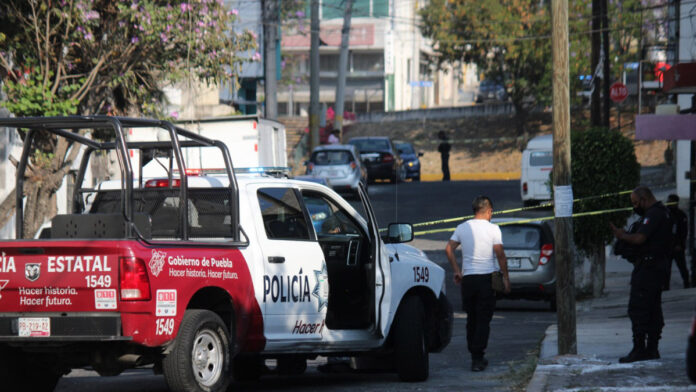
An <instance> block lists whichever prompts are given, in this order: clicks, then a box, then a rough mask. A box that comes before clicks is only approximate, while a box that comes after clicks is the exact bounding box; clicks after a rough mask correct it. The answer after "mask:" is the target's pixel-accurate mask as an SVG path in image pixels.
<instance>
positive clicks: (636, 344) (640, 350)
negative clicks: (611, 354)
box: [619, 334, 646, 363]
mask: <svg viewBox="0 0 696 392" xmlns="http://www.w3.org/2000/svg"><path fill="white" fill-rule="evenodd" d="M645 359H646V358H645V335H640V334H639V335H633V350H631V352H630V353H628V355H626V356H625V357H621V358H619V363H631V362H636V361H644V360H645Z"/></svg>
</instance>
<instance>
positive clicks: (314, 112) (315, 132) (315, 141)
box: [309, 0, 319, 151]
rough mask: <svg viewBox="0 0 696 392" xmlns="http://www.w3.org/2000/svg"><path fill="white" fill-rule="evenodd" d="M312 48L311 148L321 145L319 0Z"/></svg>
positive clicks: (315, 6) (315, 2) (314, 6)
mask: <svg viewBox="0 0 696 392" xmlns="http://www.w3.org/2000/svg"><path fill="white" fill-rule="evenodd" d="M311 1H312V3H311V4H312V5H311V9H310V13H311V16H312V24H311V30H312V33H311V48H310V50H309V150H310V151H312V150H314V147H317V146H318V145H319V0H311Z"/></svg>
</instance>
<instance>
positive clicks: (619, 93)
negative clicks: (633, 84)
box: [609, 82, 628, 103]
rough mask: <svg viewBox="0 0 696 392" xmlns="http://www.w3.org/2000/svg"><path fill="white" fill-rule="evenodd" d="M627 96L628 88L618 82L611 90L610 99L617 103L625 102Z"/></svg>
mask: <svg viewBox="0 0 696 392" xmlns="http://www.w3.org/2000/svg"><path fill="white" fill-rule="evenodd" d="M627 96H628V89H627V88H626V85H625V84H623V83H621V82H616V83H614V84H612V85H611V87H610V88H609V98H611V100H612V101H614V102H616V103H619V102H623V100H624V99H626V97H627Z"/></svg>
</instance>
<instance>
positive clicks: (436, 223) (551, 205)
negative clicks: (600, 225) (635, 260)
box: [413, 190, 633, 227]
mask: <svg viewBox="0 0 696 392" xmlns="http://www.w3.org/2000/svg"><path fill="white" fill-rule="evenodd" d="M631 192H633V191H632V190H629V191H621V192H614V193H605V194H602V195H595V196H588V197H583V198H578V199H573V203H580V202H584V201H587V200H593V199H601V198H605V197H611V196H620V195H626V194H630V193H631ZM547 207H553V202H552V201H551V202H548V203H542V204H539V205H536V206H531V207H519V208H511V209H508V210H502V211H495V212H493V215H504V214H511V213H513V212H521V211H531V210H536V209H540V208H547ZM473 217H474V215H466V216H458V217H456V218H447V219H439V220H434V221H428V222H419V223H414V224H413V227H421V226H433V225H440V224H443V223H452V222H459V221H463V220H467V219H471V218H473ZM536 220H538V219H536Z"/></svg>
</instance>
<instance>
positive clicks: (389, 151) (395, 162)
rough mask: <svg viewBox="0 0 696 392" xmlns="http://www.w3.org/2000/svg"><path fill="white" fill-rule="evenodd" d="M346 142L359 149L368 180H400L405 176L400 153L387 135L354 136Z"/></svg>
mask: <svg viewBox="0 0 696 392" xmlns="http://www.w3.org/2000/svg"><path fill="white" fill-rule="evenodd" d="M348 144H351V145H353V146H356V147H357V148H358V151H360V159H361V160H362V162H363V163H364V164H365V167H366V168H367V177H368V179H369V181H370V182H372V181H374V180H377V179H385V180H386V179H388V180H390V181H392V182H400V181H403V180H404V179H405V178H406V170H405V169H404V166H403V160H402V159H401V155H400V154H399V151H398V150H397V149H396V147H394V143H392V141H391V139H389V138H388V137H384V136H369V137H368V136H365V137H354V138H352V139H350V140H349V141H348Z"/></svg>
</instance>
